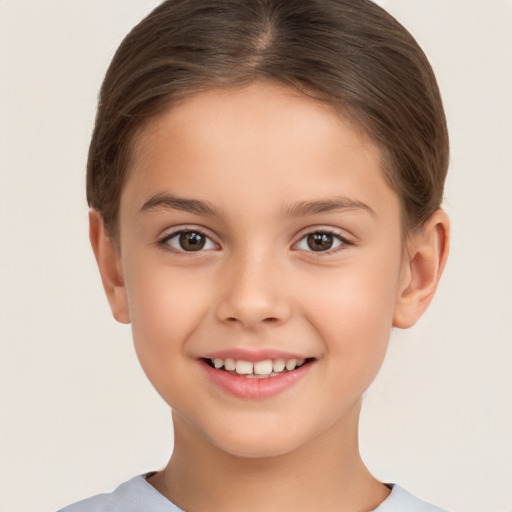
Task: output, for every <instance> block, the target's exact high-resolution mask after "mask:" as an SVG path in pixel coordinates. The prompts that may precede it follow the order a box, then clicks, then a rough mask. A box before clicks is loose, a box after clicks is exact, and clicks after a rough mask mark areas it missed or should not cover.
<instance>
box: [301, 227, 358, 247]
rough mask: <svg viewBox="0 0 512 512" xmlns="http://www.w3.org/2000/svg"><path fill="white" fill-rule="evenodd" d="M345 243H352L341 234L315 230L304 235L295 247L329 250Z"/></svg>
mask: <svg viewBox="0 0 512 512" xmlns="http://www.w3.org/2000/svg"><path fill="white" fill-rule="evenodd" d="M345 245H351V243H350V242H349V241H348V240H346V239H345V238H343V237H342V236H341V235H338V234H336V233H331V232H330V231H314V232H313V233H308V234H307V235H304V236H303V237H302V238H301V239H300V240H299V242H298V243H297V245H296V246H295V247H296V248H297V249H300V250H301V251H309V252H329V251H331V250H332V251H335V250H336V249H338V248H341V247H343V246H345Z"/></svg>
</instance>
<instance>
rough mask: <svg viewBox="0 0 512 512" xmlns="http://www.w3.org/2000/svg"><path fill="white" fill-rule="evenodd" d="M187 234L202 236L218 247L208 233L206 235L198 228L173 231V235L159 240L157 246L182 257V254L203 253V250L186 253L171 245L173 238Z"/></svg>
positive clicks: (170, 234)
mask: <svg viewBox="0 0 512 512" xmlns="http://www.w3.org/2000/svg"><path fill="white" fill-rule="evenodd" d="M186 233H191V234H198V235H201V236H203V237H204V238H205V239H206V240H207V241H209V242H210V243H212V244H214V245H217V244H216V243H215V242H213V241H212V239H211V237H210V236H209V235H208V234H207V233H205V232H204V231H203V230H202V229H200V228H196V227H194V228H183V229H179V230H177V231H173V232H172V233H169V234H167V235H165V236H163V237H162V238H160V239H159V240H157V245H158V246H159V247H161V248H162V249H164V250H166V251H169V252H172V253H173V254H180V255H182V254H193V253H200V252H203V248H201V249H199V250H197V251H186V250H185V249H178V248H176V247H172V246H171V245H170V244H169V241H170V240H172V239H173V238H176V237H179V236H180V235H183V234H186Z"/></svg>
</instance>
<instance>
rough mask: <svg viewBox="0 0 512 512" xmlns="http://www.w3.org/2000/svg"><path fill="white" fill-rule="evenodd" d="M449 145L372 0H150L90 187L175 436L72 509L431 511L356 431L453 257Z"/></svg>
mask: <svg viewBox="0 0 512 512" xmlns="http://www.w3.org/2000/svg"><path fill="white" fill-rule="evenodd" d="M447 166H448V135H447V130H446V122H445V118H444V113H443V108H442V103H441V99H440V96H439V91H438V88H437V84H436V81H435V78H434V75H433V73H432V70H431V68H430V66H429V64H428V62H427V59H426V57H425V56H424V54H423V52H422V51H421V49H420V48H419V47H418V45H417V43H416V42H415V41H414V40H413V38H412V37H411V36H410V35H409V33H408V32H407V31H406V30H405V29H404V28H403V27H402V26H401V25H400V24H398V23H397V21H396V20H394V19H393V18H392V17H391V16H390V15H388V14H387V13H386V12H385V11H383V10H382V9H381V8H379V7H378V6H376V5H375V4H373V3H372V2H370V1H368V0H358V1H354V0H332V1H328V2H327V1H325V2H322V1H319V0H169V1H166V2H164V3H162V4H161V5H160V6H159V7H157V8H156V9H155V10H154V11H153V12H152V13H151V14H150V15H149V16H148V17H147V18H146V19H145V20H143V21H142V22H141V23H140V24H139V25H137V26H136V27H135V28H134V29H133V30H132V32H131V33H130V34H129V35H128V36H127V37H126V38H125V40H124V41H123V43H122V44H121V46H120V48H119V50H118V51H117V53H116V55H115V57H114V59H113V61H112V64H111V66H110V68H109V70H108V72H107V75H106V78H105V81H104V84H103V87H102V90H101V95H100V102H99V109H98V115H97V120H96V127H95V130H94V134H93V138H92V142H91V147H90V153H89V161H88V174H87V195H88V201H89V205H90V207H91V212H90V237H91V242H92V246H93V249H94V252H95V255H96V259H97V262H98V266H99V270H100V273H101V277H102V280H103V285H104V288H105V291H106V294H107V297H108V300H109V302H110V306H111V308H112V312H113V315H114V317H115V318H116V319H117V320H118V321H119V322H123V323H131V324H132V329H133V337H134V343H135V347H136V351H137V354H138V357H139V359H140V362H141V364H142V367H143V368H144V371H145V372H146V374H147V376H148V378H149V379H150V381H151V382H152V384H153V385H154V387H155V388H156V390H157V391H158V392H159V393H160V395H161V396H162V397H163V398H164V400H165V401H166V402H167V403H168V404H169V405H170V406H171V407H172V411H173V422H174V431H175V444H174V452H173V455H172V457H171V459H170V461H169V463H168V465H167V467H166V468H165V469H164V470H162V471H159V472H155V473H150V474H147V475H143V476H137V477H135V478H133V479H132V480H130V481H128V482H126V483H125V484H123V485H121V486H120V487H118V488H117V489H116V490H115V491H114V492H113V493H112V494H106V495H100V496H96V497H93V498H90V499H88V500H85V501H83V502H80V503H78V504H76V505H72V506H70V507H68V508H66V509H64V510H65V511H66V512H83V511H123V512H132V511H133V512H135V511H144V512H152V511H160V512H171V511H179V510H183V511H188V512H194V511H212V512H214V511H222V512H229V511H238V510H248V511H280V512H283V511H287V510H290V511H291V510H293V511H295V512H297V511H306V510H307V511H312V510H315V511H322V512H329V511H346V512H356V511H358V512H359V511H372V510H374V511H378V512H390V511H394V512H403V511H407V512H414V511H430V512H434V511H438V512H439V511H440V509H438V508H436V507H434V506H431V505H428V504H427V503H425V502H423V501H420V500H419V499H417V498H415V497H413V496H412V495H410V494H409V493H408V492H407V491H405V490H404V489H402V488H401V487H399V486H398V485H393V484H384V483H381V482H379V481H377V480H376V479H375V478H374V477H373V476H372V475H371V473H370V472H369V470H368V469H367V468H366V467H365V465H364V463H363V461H362V459H361V456H360V454H359V449H358V436H357V429H358V419H359V412H360V407H361V400H362V395H363V393H364V391H365V390H366V389H367V388H368V386H369V385H370V383H371V382H372V380H373V379H374V377H375V376H376V374H377V372H378V370H379V368H380V366H381V363H382V361H383V358H384V355H385V352H386V347H387V343H388V339H389V335H390V331H391V329H392V327H399V328H407V327H409V326H411V325H413V324H414V323H415V322H416V321H417V320H418V318H419V317H420V316H421V314H422V313H423V312H424V311H425V309H426V308H427V307H428V304H429V303H430V301H431V299H432V297H433V294H434V292H435V290H436V287H437V283H438V281H439V278H440V276H441V273H442V270H443V268H444V265H445V261H446V257H447V253H448V237H449V222H448V219H447V216H446V214H445V213H444V212H443V211H442V210H441V209H440V204H441V200H442V196H443V184H444V179H445V175H446V170H447Z"/></svg>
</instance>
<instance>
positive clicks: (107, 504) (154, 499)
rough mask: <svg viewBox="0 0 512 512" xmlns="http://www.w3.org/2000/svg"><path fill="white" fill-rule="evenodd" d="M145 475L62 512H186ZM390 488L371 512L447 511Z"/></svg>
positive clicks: (399, 488) (401, 489) (403, 491)
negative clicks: (147, 479) (387, 494)
mask: <svg viewBox="0 0 512 512" xmlns="http://www.w3.org/2000/svg"><path fill="white" fill-rule="evenodd" d="M146 476H147V475H141V476H136V477H134V478H132V479H131V480H128V482H125V483H124V484H121V485H120V486H119V487H118V488H117V489H116V490H115V491H114V492H112V493H108V494H98V495H97V496H93V497H92V498H88V499H86V500H83V501H80V502H78V503H75V504H74V505H70V506H69V507H65V508H63V509H62V510H60V511H59V512H184V511H183V510H182V509H181V508H178V507H177V506H176V505H174V503H172V502H171V501H169V500H168V499H167V498H166V497H165V496H163V495H162V494H160V493H159V492H158V491H157V490H156V489H155V488H154V487H153V486H152V485H151V484H149V483H148V482H147V481H146ZM388 487H390V488H391V494H390V495H389V496H388V498H387V499H386V500H385V501H384V502H382V503H381V504H380V505H379V506H378V507H377V508H376V509H374V510H373V511H370V512H446V511H445V510H442V509H440V508H438V507H434V506H433V505H430V504H429V503H426V502H425V501H421V500H419V499H418V498H415V497H414V496H413V495H412V494H410V493H408V492H407V491H406V490H405V489H403V488H402V487H400V486H399V485H395V484H388Z"/></svg>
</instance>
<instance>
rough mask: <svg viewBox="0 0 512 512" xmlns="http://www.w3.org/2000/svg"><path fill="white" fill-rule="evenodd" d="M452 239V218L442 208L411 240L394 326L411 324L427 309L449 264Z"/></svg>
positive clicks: (405, 260)
mask: <svg viewBox="0 0 512 512" xmlns="http://www.w3.org/2000/svg"><path fill="white" fill-rule="evenodd" d="M449 241H450V221H449V219H448V216H447V215H446V213H445V212H444V211H443V210H437V211H436V212H435V213H434V214H433V215H432V216H431V217H430V218H429V219H428V221H427V222H426V223H425V225H424V226H423V228H422V230H421V232H419V233H415V234H413V235H412V237H411V238H410V239H409V240H408V242H407V250H406V252H405V254H404V262H403V268H402V274H401V276H400V283H399V284H400V286H399V289H398V296H397V301H396V304H395V311H394V314H393V327H399V328H401V329H407V328H408V327H411V326H412V325H414V324H415V323H416V322H417V321H418V319H419V318H420V317H421V315H422V314H423V313H424V312H425V310H426V309H427V307H428V305H429V304H430V302H431V301H432V298H433V297H434V293H435V292H436V289H437V285H438V283H439V279H440V278H441V274H442V273H443V270H444V267H445V264H446V259H447V257H448V251H449Z"/></svg>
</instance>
